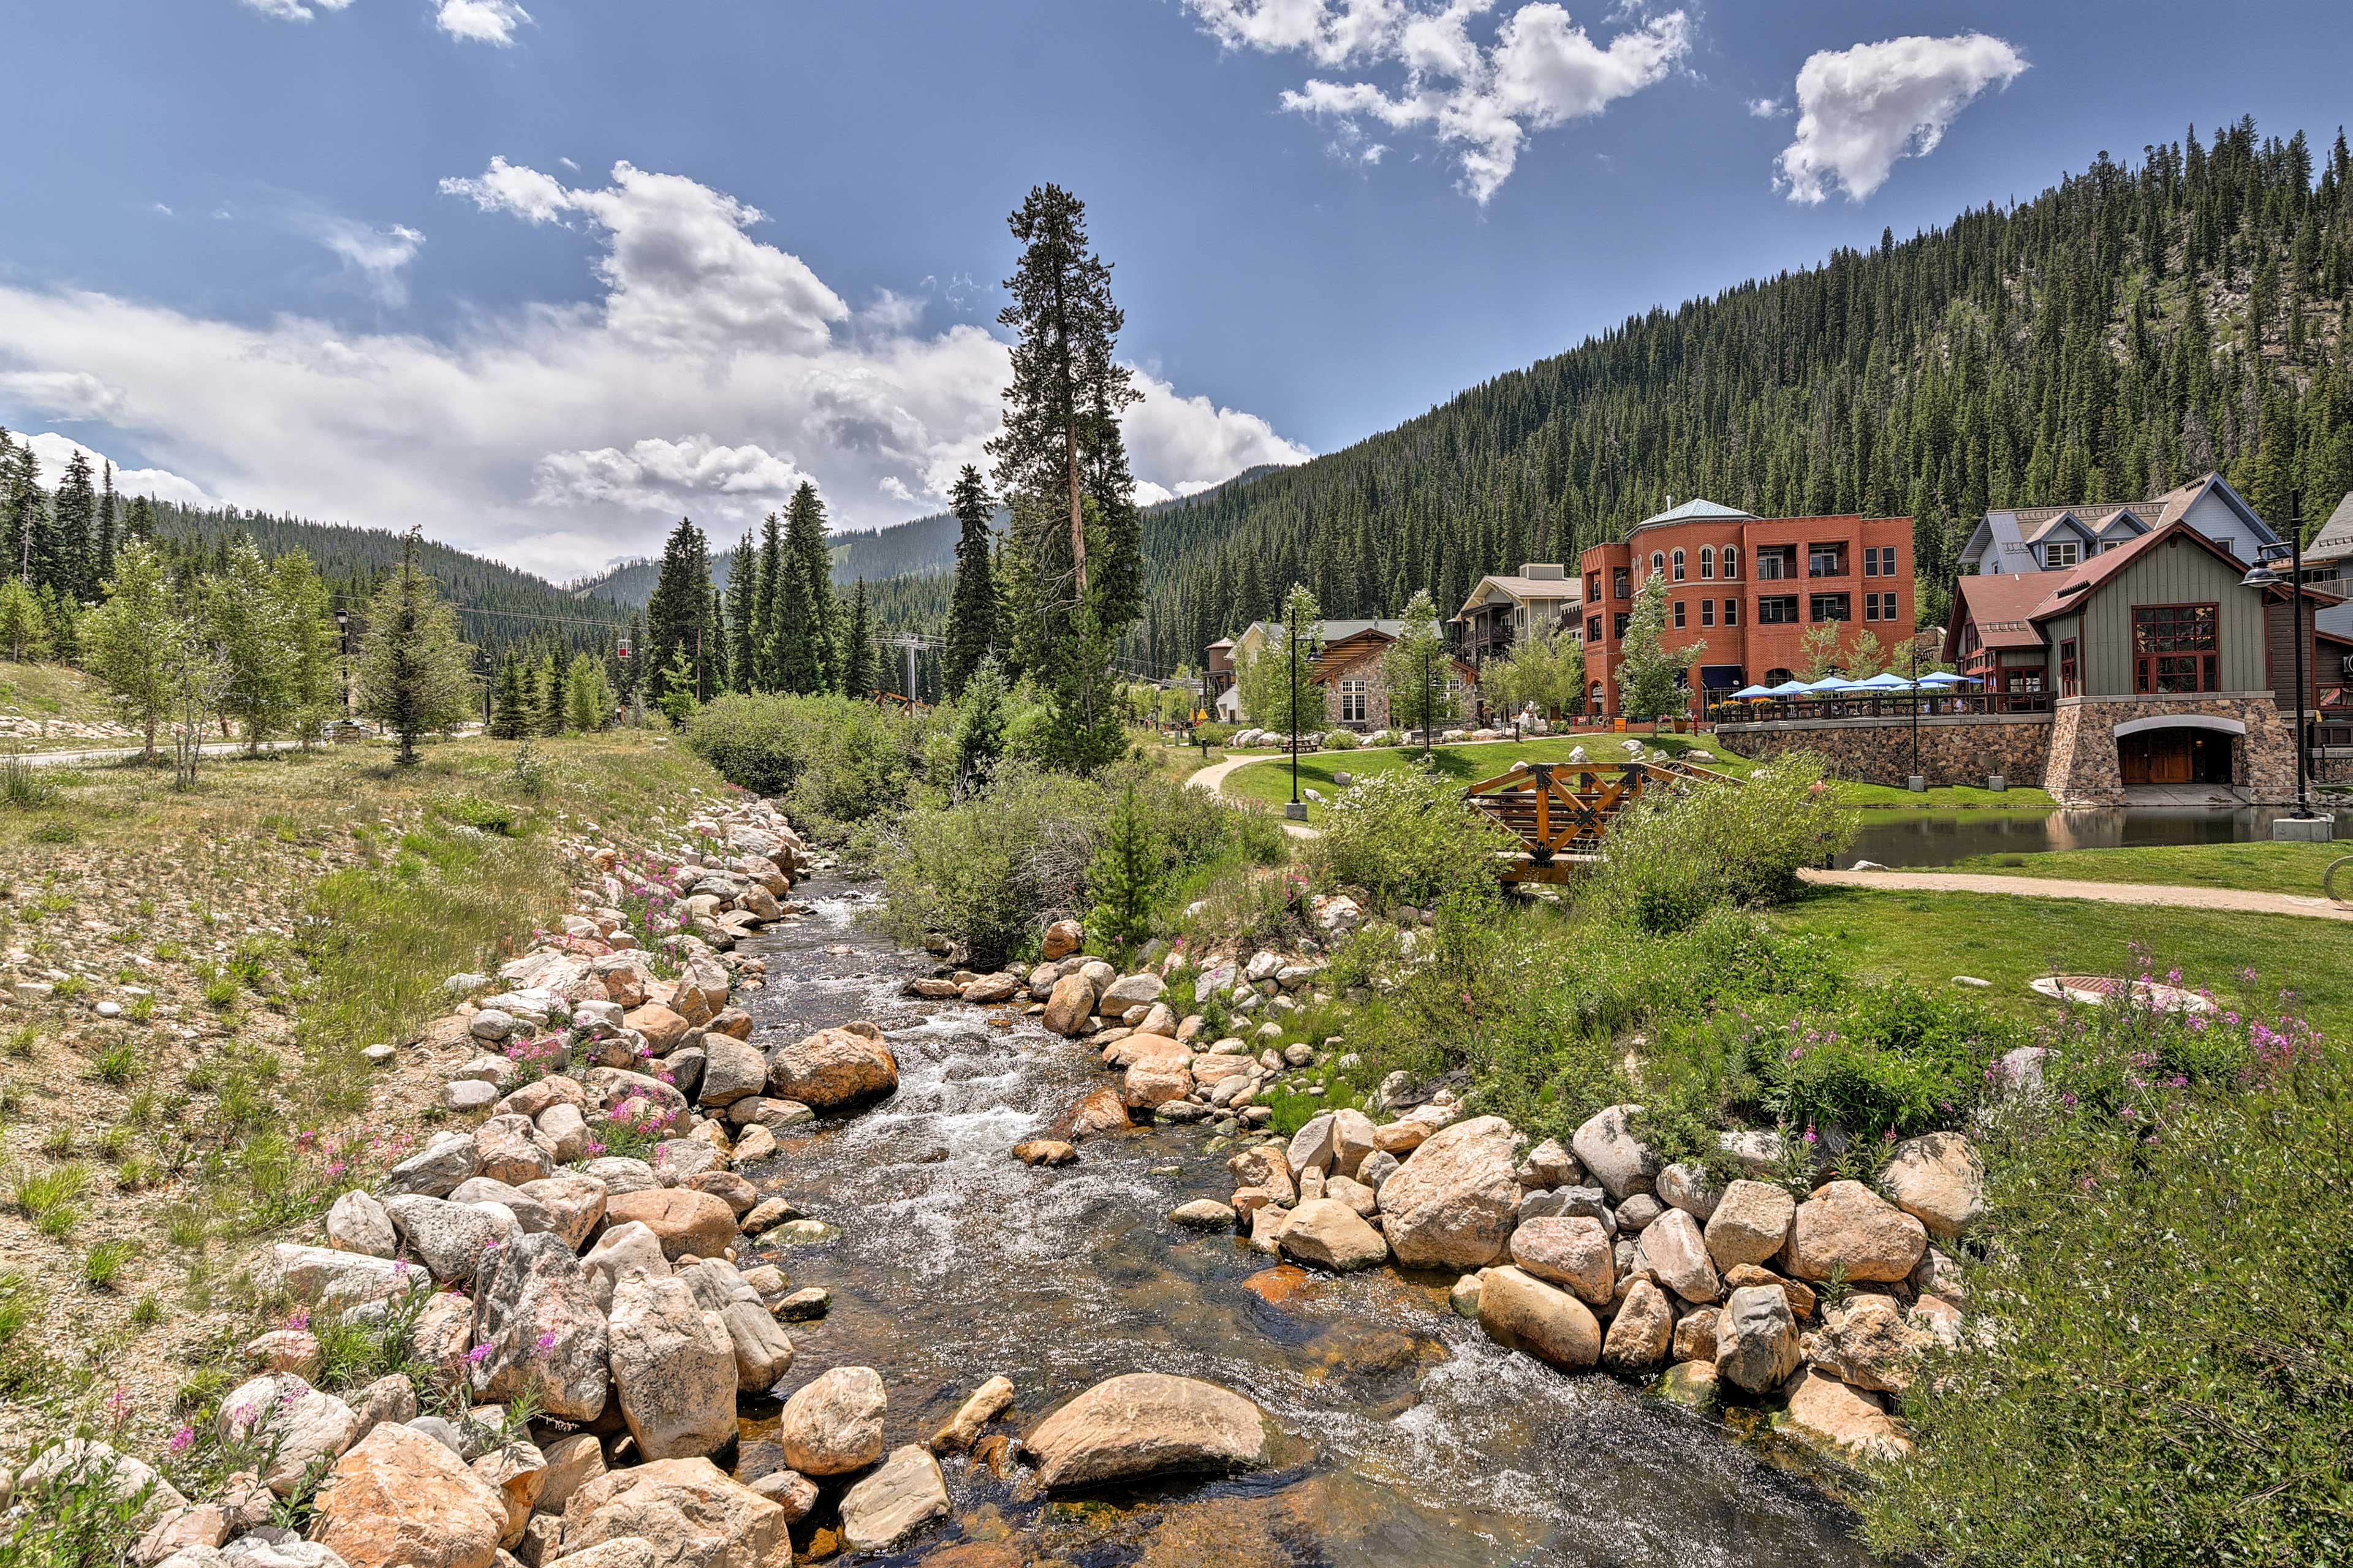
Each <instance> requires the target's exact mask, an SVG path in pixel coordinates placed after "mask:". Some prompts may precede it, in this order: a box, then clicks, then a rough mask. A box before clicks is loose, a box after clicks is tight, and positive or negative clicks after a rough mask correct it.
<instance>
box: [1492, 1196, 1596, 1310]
mask: <svg viewBox="0 0 2353 1568" xmlns="http://www.w3.org/2000/svg"><path fill="white" fill-rule="evenodd" d="M1512 1261H1513V1262H1514V1263H1516V1264H1518V1265H1519V1266H1520V1267H1521V1268H1524V1269H1525V1270H1527V1272H1529V1273H1530V1274H1533V1275H1535V1277H1536V1278H1537V1279H1542V1280H1544V1281H1545V1282H1546V1283H1547V1284H1552V1285H1558V1286H1561V1287H1563V1288H1564V1289H1567V1290H1569V1291H1571V1292H1573V1293H1574V1294H1575V1295H1576V1297H1577V1300H1580V1301H1583V1302H1584V1303H1585V1304H1586V1305H1587V1306H1588V1307H1602V1306H1607V1305H1609V1302H1610V1301H1611V1300H1613V1299H1614V1298H1615V1294H1616V1291H1617V1287H1618V1273H1617V1264H1616V1258H1615V1257H1614V1255H1613V1254H1612V1252H1611V1250H1610V1245H1609V1232H1608V1231H1607V1230H1605V1229H1603V1228H1602V1225H1601V1222H1600V1221H1599V1220H1598V1219H1594V1218H1592V1217H1590V1216H1589V1215H1538V1216H1537V1217H1536V1218H1535V1219H1525V1220H1522V1221H1521V1222H1520V1225H1519V1228H1518V1229H1516V1230H1514V1231H1513V1232H1512Z"/></svg>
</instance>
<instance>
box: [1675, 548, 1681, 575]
mask: <svg viewBox="0 0 2353 1568" xmlns="http://www.w3.org/2000/svg"><path fill="white" fill-rule="evenodd" d="M1675 581H1676V582H1678V583H1680V582H1682V581H1683V552H1682V551H1680V550H1678V551H1676V552H1675Z"/></svg>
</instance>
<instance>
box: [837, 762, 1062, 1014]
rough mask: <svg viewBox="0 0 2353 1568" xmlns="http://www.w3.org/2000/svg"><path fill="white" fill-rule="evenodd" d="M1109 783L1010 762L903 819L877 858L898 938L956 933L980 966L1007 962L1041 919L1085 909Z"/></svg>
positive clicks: (888, 915) (970, 958) (888, 917)
mask: <svg viewBox="0 0 2353 1568" xmlns="http://www.w3.org/2000/svg"><path fill="white" fill-rule="evenodd" d="M1102 817H1103V786H1102V785H1100V784H1094V783H1092V782H1090V781H1088V780H1085V779H1077V778H1072V777H1071V776H1069V775H1068V774H1063V773H1040V772H1039V771H1038V770H1037V769H1036V768H1033V767H1031V766H1030V765H1029V763H1025V762H1022V761H1020V760H1018V759H1013V758H1008V760H1007V761H1006V762H1005V763H1002V764H1000V765H999V767H998V768H997V773H996V775H995V776H994V777H993V778H992V779H991V780H990V781H989V784H988V785H987V788H985V789H982V790H979V791H977V792H976V793H975V794H973V795H969V796H967V797H966V798H965V799H964V800H962V801H959V802H957V803H956V804H955V805H939V806H923V807H918V808H917V809H915V810H913V811H910V812H908V813H907V814H906V815H905V816H903V817H902V818H901V819H900V820H899V822H898V824H897V826H895V828H893V829H892V832H891V833H890V835H889V837H888V838H887V839H886V841H885V843H884V846H883V848H882V857H881V870H882V887H883V891H884V895H885V897H886V899H887V900H888V904H887V906H886V909H887V913H886V920H887V922H888V924H889V925H890V927H891V928H892V931H894V932H895V933H897V934H898V935H900V936H902V937H904V938H909V939H920V938H921V937H923V935H924V934H926V933H928V932H932V931H943V932H946V933H948V934H950V935H952V936H955V937H957V938H960V939H961V940H962V941H963V942H965V945H966V948H967V950H968V954H969V956H968V959H967V962H969V963H972V964H973V965H974V966H975V967H976V968H990V967H994V966H995V965H997V964H1001V963H1005V962H1006V961H1007V960H1008V959H1009V958H1011V957H1012V956H1013V954H1014V953H1015V952H1018V950H1019V949H1020V947H1021V945H1022V943H1023V942H1025V941H1026V940H1027V939H1028V937H1029V933H1030V931H1031V929H1032V928H1033V927H1034V926H1035V925H1036V924H1037V923H1038V922H1039V921H1040V920H1042V919H1046V918H1054V917H1060V916H1064V915H1070V914H1074V913H1076V912H1077V911H1078V910H1080V909H1081V908H1082V905H1083V902H1084V898H1085V889H1086V873H1087V866H1088V862H1089V861H1091V860H1092V858H1093V857H1094V852H1095V844H1096V838H1097V837H1098V834H1099V832H1100V829H1101V824H1102Z"/></svg>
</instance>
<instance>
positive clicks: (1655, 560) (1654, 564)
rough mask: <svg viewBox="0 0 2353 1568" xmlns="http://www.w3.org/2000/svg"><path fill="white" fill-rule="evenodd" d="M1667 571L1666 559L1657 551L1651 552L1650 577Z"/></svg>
mask: <svg viewBox="0 0 2353 1568" xmlns="http://www.w3.org/2000/svg"><path fill="white" fill-rule="evenodd" d="M1666 569H1667V558H1666V557H1665V556H1663V555H1662V554H1660V553H1659V552H1657V551H1655V550H1653V551H1651V576H1653V577H1655V576H1657V575H1658V574H1660V573H1662V572H1663V571H1665V570H1666Z"/></svg>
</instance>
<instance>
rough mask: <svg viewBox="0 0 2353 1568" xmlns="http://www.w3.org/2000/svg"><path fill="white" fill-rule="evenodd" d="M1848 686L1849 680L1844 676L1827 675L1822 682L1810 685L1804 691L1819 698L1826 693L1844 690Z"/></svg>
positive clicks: (1818, 681)
mask: <svg viewBox="0 0 2353 1568" xmlns="http://www.w3.org/2000/svg"><path fill="white" fill-rule="evenodd" d="M1847 684H1848V682H1847V679H1846V677H1845V676H1843V675H1825V676H1823V677H1822V678H1821V679H1820V680H1817V681H1813V682H1811V683H1810V684H1809V685H1807V686H1806V687H1805V688H1804V690H1805V691H1806V693H1807V694H1808V695H1810V696H1815V697H1819V696H1820V695H1821V694H1822V693H1823V692H1825V691H1841V690H1844V689H1846V686H1847Z"/></svg>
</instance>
